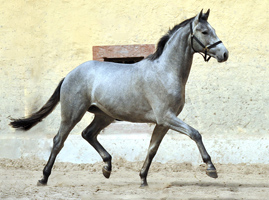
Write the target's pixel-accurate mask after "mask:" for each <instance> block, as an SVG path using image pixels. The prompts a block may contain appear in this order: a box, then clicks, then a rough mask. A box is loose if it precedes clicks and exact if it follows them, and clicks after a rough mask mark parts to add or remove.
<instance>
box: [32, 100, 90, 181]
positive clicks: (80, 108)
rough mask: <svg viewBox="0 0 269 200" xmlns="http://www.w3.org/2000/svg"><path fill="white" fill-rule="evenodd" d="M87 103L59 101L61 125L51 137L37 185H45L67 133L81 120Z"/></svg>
mask: <svg viewBox="0 0 269 200" xmlns="http://www.w3.org/2000/svg"><path fill="white" fill-rule="evenodd" d="M66 99H68V98H66ZM87 108H88V105H85V104H83V102H82V101H81V102H78V103H77V104H72V105H70V103H69V102H66V101H65V100H62V101H61V125H60V129H59V131H58V133H57V135H56V136H55V137H54V139H53V148H52V150H51V154H50V157H49V160H48V162H47V164H46V166H45V168H44V170H43V178H42V179H41V180H39V181H38V183H37V185H46V184H47V182H48V178H49V176H50V174H51V170H52V167H53V165H54V162H55V159H56V157H57V155H58V154H59V152H60V151H61V149H62V148H63V146H64V142H65V140H66V138H67V136H68V135H69V133H70V131H71V130H72V129H73V128H74V126H75V125H76V124H77V123H78V122H79V121H80V120H81V118H82V117H83V115H84V114H85V112H86V111H87Z"/></svg>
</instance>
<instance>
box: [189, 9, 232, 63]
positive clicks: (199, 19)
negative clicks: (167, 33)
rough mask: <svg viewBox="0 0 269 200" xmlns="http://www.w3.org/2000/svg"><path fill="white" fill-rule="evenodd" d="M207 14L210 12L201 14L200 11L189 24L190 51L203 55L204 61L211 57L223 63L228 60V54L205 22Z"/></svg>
mask: <svg viewBox="0 0 269 200" xmlns="http://www.w3.org/2000/svg"><path fill="white" fill-rule="evenodd" d="M209 12H210V10H208V11H207V12H206V13H203V10H202V11H201V12H200V14H198V15H197V16H196V17H195V18H194V20H193V22H192V23H190V29H191V45H192V49H193V51H194V52H199V53H204V54H205V55H203V56H204V59H205V61H208V60H209V59H210V57H211V56H212V57H214V58H216V59H217V60H218V62H224V61H226V60H227V59H228V56H229V52H228V50H227V49H226V47H225V46H224V45H223V43H222V42H221V41H220V40H219V38H218V36H217V35H216V32H215V29H214V28H213V27H212V26H211V25H210V24H209V23H208V22H207V19H208V16H209ZM207 56H209V57H207Z"/></svg>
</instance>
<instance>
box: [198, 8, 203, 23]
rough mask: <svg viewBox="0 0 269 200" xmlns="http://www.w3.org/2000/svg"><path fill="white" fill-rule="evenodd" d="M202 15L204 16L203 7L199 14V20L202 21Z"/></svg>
mask: <svg viewBox="0 0 269 200" xmlns="http://www.w3.org/2000/svg"><path fill="white" fill-rule="evenodd" d="M202 17H203V9H202V10H201V12H200V14H199V17H198V21H199V22H200V21H201V19H202Z"/></svg>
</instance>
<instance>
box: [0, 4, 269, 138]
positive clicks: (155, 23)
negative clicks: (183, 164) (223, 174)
mask: <svg viewBox="0 0 269 200" xmlns="http://www.w3.org/2000/svg"><path fill="white" fill-rule="evenodd" d="M202 8H204V9H205V10H207V9H208V8H210V9H211V14H210V16H209V22H210V24H211V25H212V26H213V27H214V28H215V29H216V31H217V34H218V36H219V38H220V39H221V40H222V41H223V43H224V44H225V46H226V47H227V49H228V50H229V52H230V57H229V60H228V62H226V63H223V64H219V63H217V61H215V60H213V59H212V60H211V61H210V62H209V63H204V62H203V59H202V57H200V56H199V55H196V56H195V58H194V63H193V67H192V71H191V75H190V78H189V81H188V84H187V90H186V105H185V108H184V110H183V112H182V113H181V115H180V116H179V117H180V118H181V119H183V120H184V121H185V122H187V123H188V124H190V125H192V126H193V127H195V128H197V129H198V130H200V132H201V133H202V134H203V135H205V136H206V137H211V135H214V137H220V138H227V137H239V138H241V137H242V138H253V137H254V138H268V137H269V136H268V117H269V105H268V102H269V79H268V78H269V70H268V63H269V61H268V57H269V37H268V30H269V15H268V13H269V1H268V0H260V1H255V0H249V1H246V0H237V1H215V0H207V1H200V0H199V1H198V0H189V1H176V0H173V1H165V2H164V1H161V0H154V1H153V0H149V1H144V0H143V1H142V0H130V1H105V0H95V1H83V0H77V1H69V0H62V1H41V0H39V1H34V0H29V1H1V7H0V13H1V17H0V44H1V46H0V70H1V73H0V80H1V85H0V91H1V92H0V95H1V113H0V120H1V121H0V136H1V137H2V138H6V137H14V138H15V137H17V136H18V135H17V134H18V133H15V132H14V130H13V129H11V128H10V127H8V125H7V124H8V123H9V120H8V116H12V117H21V116H24V115H25V114H29V113H30V112H31V111H34V110H36V109H37V108H39V107H40V106H42V105H43V104H44V103H45V102H46V101H47V99H48V98H49V96H50V95H51V94H52V92H53V91H54V89H55V87H56V85H57V83H58V82H59V81H60V80H61V78H63V77H64V76H65V75H66V74H67V73H68V72H69V71H70V70H72V69H73V68H74V67H76V66H77V65H79V64H81V63H82V62H84V61H87V60H91V59H92V46H99V45H126V44H156V43H157V41H158V39H159V38H160V37H161V36H162V35H163V34H165V33H166V32H167V30H168V29H169V28H171V27H173V26H174V25H175V24H178V23H180V22H181V21H183V20H185V19H187V18H190V17H193V16H194V15H196V14H197V13H199V11H200V10H201V9H202ZM59 108H60V106H58V107H57V109H56V110H55V111H54V112H53V113H52V114H51V115H50V116H49V117H47V118H46V119H45V120H44V121H43V122H42V123H41V124H39V125H38V126H37V127H34V128H33V130H31V131H30V132H29V133H19V134H25V135H27V134H29V135H32V134H35V136H36V137H38V136H39V134H40V135H43V136H44V135H46V136H47V137H51V136H52V135H54V134H55V133H56V132H57V129H58V126H59V123H60V111H59ZM91 118H92V116H91V115H90V114H87V116H85V117H84V119H83V120H82V121H81V122H80V123H79V125H78V126H77V127H76V128H75V129H74V131H73V132H72V134H80V132H81V131H82V130H83V128H84V127H86V126H87V124H88V123H89V122H90V120H91ZM108 130H109V129H108ZM171 134H173V133H171Z"/></svg>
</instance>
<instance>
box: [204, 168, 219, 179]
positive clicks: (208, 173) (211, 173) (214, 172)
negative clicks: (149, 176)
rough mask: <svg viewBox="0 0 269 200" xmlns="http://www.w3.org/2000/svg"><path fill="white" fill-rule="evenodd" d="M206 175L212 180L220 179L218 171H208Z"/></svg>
mask: <svg viewBox="0 0 269 200" xmlns="http://www.w3.org/2000/svg"><path fill="white" fill-rule="evenodd" d="M206 174H207V175H208V176H210V177H211V178H218V174H217V171H216V170H212V169H211V170H210V169H208V170H206Z"/></svg>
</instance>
